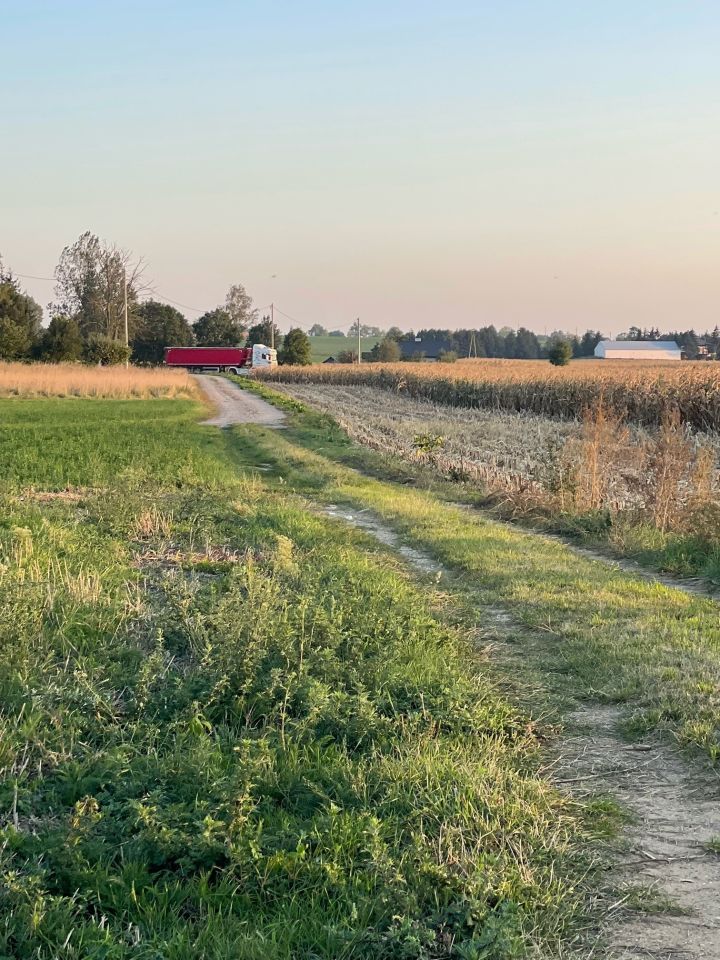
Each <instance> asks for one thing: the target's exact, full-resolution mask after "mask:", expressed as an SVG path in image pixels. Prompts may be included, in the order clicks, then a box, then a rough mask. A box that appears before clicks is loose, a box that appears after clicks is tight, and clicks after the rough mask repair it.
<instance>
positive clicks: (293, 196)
mask: <svg viewBox="0 0 720 960" xmlns="http://www.w3.org/2000/svg"><path fill="white" fill-rule="evenodd" d="M0 25H1V26H0V29H1V31H2V35H1V36H0V49H1V50H2V55H1V56H0V81H1V82H2V90H3V94H4V95H3V111H2V121H1V126H0V129H1V130H2V134H1V136H2V143H1V150H0V174H1V179H0V184H1V189H2V205H1V208H0V252H1V253H2V254H3V256H4V258H5V260H6V262H7V263H8V265H10V266H11V267H12V268H13V269H14V270H16V271H17V272H19V273H33V274H40V275H48V276H50V275H52V271H53V267H54V264H55V263H56V261H57V257H58V254H59V252H60V250H61V249H62V247H63V246H64V245H65V244H66V243H69V242H71V241H72V240H74V239H75V237H77V235H78V234H80V233H81V232H82V231H83V230H85V229H91V230H93V231H95V232H97V233H99V234H100V235H101V236H103V237H105V238H107V239H110V240H114V241H116V242H117V243H119V244H120V245H122V246H125V247H129V248H131V249H132V250H134V251H136V252H137V253H138V254H142V255H143V256H144V257H145V258H146V260H147V262H148V275H149V276H150V277H151V278H152V279H153V281H154V282H155V285H156V288H157V290H158V291H161V292H162V293H163V294H165V295H166V296H168V297H170V298H172V299H174V300H178V301H181V302H183V303H186V304H190V305H194V306H197V307H199V308H202V309H205V308H209V307H212V306H214V305H216V304H217V303H218V302H220V301H222V299H223V297H224V294H225V290H226V289H227V287H228V285H229V284H230V283H232V282H236V281H240V282H243V283H244V284H245V285H246V286H247V288H248V290H249V292H250V293H251V294H252V296H253V297H254V298H255V300H256V301H257V303H258V304H260V305H263V304H265V303H267V302H269V301H270V300H271V299H275V300H276V301H277V303H278V304H279V305H280V307H281V308H282V309H284V310H285V311H286V312H287V313H289V314H291V315H292V316H294V317H297V318H298V319H300V320H301V321H303V322H304V323H306V324H308V325H309V324H310V323H312V322H314V321H319V322H322V323H325V324H327V325H330V326H336V325H341V324H346V323H349V322H350V321H351V320H352V319H353V318H354V317H355V316H357V315H360V316H361V317H362V318H363V320H364V321H365V322H367V323H377V324H380V325H389V324H398V325H400V326H402V327H405V328H408V327H410V326H412V325H415V326H428V325H436V326H466V325H483V324H486V323H491V322H492V323H495V324H496V325H497V326H503V325H505V324H509V325H518V324H524V325H526V326H529V327H531V328H533V329H535V330H538V331H542V330H543V329H546V328H547V329H554V328H556V327H565V328H567V329H571V330H572V329H574V328H575V327H578V328H579V329H585V328H586V327H587V326H593V327H600V328H601V329H602V330H604V331H605V332H608V333H610V332H617V331H618V330H620V329H623V328H627V326H628V325H630V324H632V323H639V324H640V325H643V324H646V325H650V324H653V325H659V326H666V327H667V326H672V327H675V326H678V327H688V326H695V327H698V328H703V327H705V326H708V325H709V326H713V325H714V324H715V323H716V322H720V102H719V101H720V57H719V56H718V50H720V5H718V3H717V2H716V0H715V2H692V0H683V2H680V0H677V2H676V0H654V2H644V0H643V2H640V0H624V2H618V0H606V2H602V3H601V2H584V3H583V2H577V0H575V2H566V0H562V2H561V0H536V2H529V0H504V2H503V3H498V2H497V0H494V2H475V3H470V2H453V0H447V2H436V3H428V2H422V0H420V2H418V0H415V2H404V0H403V2H392V0H391V2H384V3H380V2H376V0H369V2H364V3H362V4H360V3H352V4H351V3H338V2H335V3H329V2H314V0H310V2H302V3H298V2H294V3H290V2H277V3H267V2H266V3H260V2H235V3H230V2H218V0H210V2H205V3H200V2H175V3H166V2H153V0H150V2H147V3H139V2H136V0H128V2H125V3H123V4H109V3H98V2H97V0H95V2H73V0H68V2H64V3H59V2H57V0H55V2H37V0H29V2H24V3H22V4H21V3H17V2H13V3H10V2H7V0H0ZM273 274H276V275H277V277H276V279H274V280H272V279H271V276H272V275H273ZM27 286H28V288H29V289H30V291H31V292H32V293H33V295H35V296H36V297H37V298H38V299H39V300H40V301H41V302H43V303H45V302H47V300H48V299H50V296H51V293H52V285H51V284H48V283H44V282H43V281H27ZM188 316H190V317H191V318H194V317H195V316H196V314H194V313H192V312H190V311H188Z"/></svg>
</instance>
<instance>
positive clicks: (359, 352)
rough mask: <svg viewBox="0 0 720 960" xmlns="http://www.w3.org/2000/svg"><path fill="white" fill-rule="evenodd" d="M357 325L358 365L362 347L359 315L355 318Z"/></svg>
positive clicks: (360, 360)
mask: <svg viewBox="0 0 720 960" xmlns="http://www.w3.org/2000/svg"><path fill="white" fill-rule="evenodd" d="M357 327H358V366H360V363H361V362H362V348H361V345H360V317H358V318H357Z"/></svg>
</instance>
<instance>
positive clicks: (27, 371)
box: [0, 363, 197, 399]
mask: <svg viewBox="0 0 720 960" xmlns="http://www.w3.org/2000/svg"><path fill="white" fill-rule="evenodd" d="M196 395H197V388H196V386H195V382H194V381H193V380H192V378H191V377H190V376H189V374H188V373H186V371H185V370H165V369H162V368H158V369H146V368H142V367H129V368H126V367H89V366H84V365H83V364H79V363H57V364H50V363H34V364H29V363H0V396H3V397H12V396H18V397H108V398H116V399H123V398H142V399H149V398H151V397H193V396H196Z"/></svg>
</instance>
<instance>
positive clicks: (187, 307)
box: [151, 290, 207, 313]
mask: <svg viewBox="0 0 720 960" xmlns="http://www.w3.org/2000/svg"><path fill="white" fill-rule="evenodd" d="M151 293H152V295H153V297H157V298H158V299H159V300H164V301H165V302H166V303H171V304H172V305H173V306H174V307H182V308H183V310H192V311H193V313H206V312H207V311H206V310H201V309H200V307H191V306H190V305H189V304H187V303H179V302H178V301H177V300H171V299H170V297H166V296H165V295H164V294H162V293H158V292H157V291H156V290H152V291H151Z"/></svg>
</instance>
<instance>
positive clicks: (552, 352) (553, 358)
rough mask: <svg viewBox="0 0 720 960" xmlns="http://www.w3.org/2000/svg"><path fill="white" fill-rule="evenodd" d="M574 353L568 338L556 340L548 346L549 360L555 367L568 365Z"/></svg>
mask: <svg viewBox="0 0 720 960" xmlns="http://www.w3.org/2000/svg"><path fill="white" fill-rule="evenodd" d="M572 355H573V350H572V346H571V345H570V343H568V341H567V340H555V341H553V343H551V344H550V347H549V348H548V360H549V361H550V363H551V364H552V365H553V366H554V367H566V366H567V365H568V364H569V363H570V361H571V360H572Z"/></svg>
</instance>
